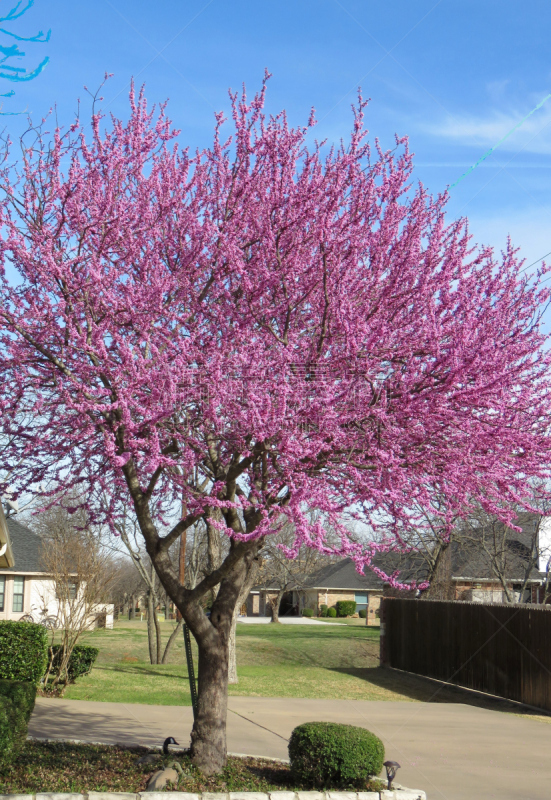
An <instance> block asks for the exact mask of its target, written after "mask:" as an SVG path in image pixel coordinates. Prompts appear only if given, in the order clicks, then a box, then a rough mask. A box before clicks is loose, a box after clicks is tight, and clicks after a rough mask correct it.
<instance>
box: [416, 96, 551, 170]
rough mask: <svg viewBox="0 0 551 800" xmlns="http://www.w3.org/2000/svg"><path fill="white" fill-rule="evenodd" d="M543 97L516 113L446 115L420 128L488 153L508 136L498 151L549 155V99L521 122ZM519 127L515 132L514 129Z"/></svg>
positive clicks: (550, 147)
mask: <svg viewBox="0 0 551 800" xmlns="http://www.w3.org/2000/svg"><path fill="white" fill-rule="evenodd" d="M544 96H545V95H543V96H540V97H539V98H536V99H534V104H533V106H532V107H530V106H529V105H527V106H524V108H521V109H518V110H510V111H506V112H505V111H499V110H497V109H494V110H491V111H489V112H488V113H487V114H486V115H484V116H474V115H463V116H455V117H452V116H451V115H448V116H447V117H445V118H444V119H442V120H440V121H439V122H436V123H431V124H426V125H423V126H422V127H423V130H424V131H426V132H427V133H429V134H431V135H432V136H438V137H439V138H444V139H448V140H452V141H454V142H456V143H457V144H464V145H469V146H476V147H481V148H484V149H490V148H492V147H495V146H496V145H497V143H498V142H499V141H500V140H501V139H502V138H503V137H504V136H507V134H509V133H510V132H511V131H512V133H510V135H509V136H507V138H506V139H505V141H504V142H501V144H500V145H499V147H498V151H501V150H506V151H514V152H519V151H522V152H523V153H540V154H546V155H547V154H550V153H551V98H549V100H547V102H546V103H545V105H543V106H542V107H541V108H538V109H537V110H536V111H534V113H533V114H532V115H531V116H530V117H529V118H528V119H527V120H525V121H524V122H522V120H523V118H524V117H526V115H527V114H528V113H529V112H530V111H531V110H532V109H533V108H535V107H536V106H537V105H538V103H539V102H541V101H542V100H543V97H544ZM521 122H522V124H521V125H520V127H518V128H517V129H516V130H513V129H514V128H515V126H517V125H519V123H521Z"/></svg>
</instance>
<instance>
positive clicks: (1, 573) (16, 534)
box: [0, 503, 113, 628]
mask: <svg viewBox="0 0 551 800" xmlns="http://www.w3.org/2000/svg"><path fill="white" fill-rule="evenodd" d="M2 541H7V542H8V547H9V550H8V547H6V551H5V553H4V556H3V557H2V558H1V559H0V620H20V619H21V618H22V617H25V618H28V619H29V620H30V618H31V617H32V619H33V620H34V622H44V621H45V620H49V621H51V622H52V623H54V624H55V621H56V619H57V616H58V613H59V602H60V601H59V600H58V598H57V596H56V589H55V582H54V581H53V580H52V578H51V577H50V576H48V575H47V574H46V573H45V572H44V569H43V568H42V565H41V555H40V554H41V539H40V536H38V535H37V534H36V533H33V531H31V530H30V529H29V528H27V527H26V526H25V525H21V524H20V523H19V522H17V520H15V519H13V518H12V517H8V518H7V519H6V517H5V515H4V511H3V509H2V504H1V503H0V551H1V549H2V544H1V543H2ZM8 553H9V554H10V557H9V558H8V559H6V558H5V556H6V555H8ZM78 590H79V587H78V586H77V585H76V583H75V586H74V591H75V592H78ZM89 616H90V627H91V628H92V627H96V626H99V625H100V626H102V627H108V628H112V627H113V606H112V605H111V604H107V605H105V606H101V607H99V606H97V607H95V608H94V609H93V610H91V611H90V615H89Z"/></svg>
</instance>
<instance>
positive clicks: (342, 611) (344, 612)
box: [335, 600, 356, 617]
mask: <svg viewBox="0 0 551 800" xmlns="http://www.w3.org/2000/svg"><path fill="white" fill-rule="evenodd" d="M335 605H336V607H337V617H351V616H352V614H355V613H356V603H355V601H354V600H337V602H336V603H335Z"/></svg>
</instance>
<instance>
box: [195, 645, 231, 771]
mask: <svg viewBox="0 0 551 800" xmlns="http://www.w3.org/2000/svg"><path fill="white" fill-rule="evenodd" d="M209 638H211V637H209ZM212 638H213V639H214V641H212V639H211V641H210V642H209V643H208V644H206V643H202V642H200V641H199V642H197V644H198V647H199V682H198V690H199V691H198V694H199V698H198V703H197V715H196V717H195V721H194V723H193V730H192V732H191V755H192V759H193V763H194V764H195V766H196V767H198V768H199V769H200V770H201V772H203V773H204V774H205V775H216V774H218V773H220V772H221V771H222V770H223V769H224V767H225V765H226V752H227V749H226V716H227V712H228V641H227V640H226V641H224V636H223V635H222V632H220V631H219V632H218V633H217V635H216V636H215V637H212Z"/></svg>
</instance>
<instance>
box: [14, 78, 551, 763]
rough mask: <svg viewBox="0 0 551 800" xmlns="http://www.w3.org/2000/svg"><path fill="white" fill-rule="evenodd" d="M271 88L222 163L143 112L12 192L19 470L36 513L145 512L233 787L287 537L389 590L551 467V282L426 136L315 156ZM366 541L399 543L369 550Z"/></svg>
mask: <svg viewBox="0 0 551 800" xmlns="http://www.w3.org/2000/svg"><path fill="white" fill-rule="evenodd" d="M264 92H265V86H264V87H263V89H262V91H261V92H260V93H259V94H258V95H256V96H255V97H254V99H253V100H252V101H251V102H248V101H247V99H246V97H245V95H243V96H240V97H238V96H237V95H236V96H233V97H232V108H233V120H232V121H230V123H229V125H230V126H231V136H230V135H227V134H226V133H225V131H226V128H227V126H228V123H227V121H226V120H224V119H223V117H222V115H219V116H218V117H217V123H216V128H215V134H214V140H213V144H212V146H211V147H210V148H209V149H206V150H203V151H201V152H197V153H195V154H192V153H190V152H189V151H188V150H182V149H178V147H177V146H176V141H175V139H176V137H177V135H178V134H177V132H176V131H174V130H173V129H172V128H171V124H170V122H169V120H168V119H167V118H166V116H165V109H164V108H161V109H160V110H159V111H158V112H155V111H153V112H149V111H148V110H147V106H146V101H145V98H144V96H143V92H142V93H141V94H140V95H139V96H135V95H134V93H133V92H132V93H131V96H130V103H131V113H130V116H129V120H128V122H127V123H123V122H122V121H120V120H117V119H112V120H111V121H110V122H107V121H106V120H104V119H102V118H101V116H100V115H97V114H96V115H94V116H93V119H92V123H93V124H92V134H91V135H90V136H89V137H88V138H87V137H86V136H85V133H84V132H83V130H82V129H81V128H79V125H78V123H75V125H74V126H73V127H72V129H71V130H69V131H68V132H66V133H65V134H62V132H61V131H59V130H57V131H55V134H54V135H53V138H52V139H51V141H50V140H48V137H47V135H46V134H43V135H38V136H37V139H36V141H34V142H33V144H32V145H31V146H28V147H23V149H22V156H21V160H20V162H19V166H18V167H16V168H14V167H12V166H9V165H8V162H7V161H5V162H4V167H3V171H2V174H1V177H0V179H1V184H2V192H3V196H2V198H0V199H1V205H0V223H1V226H2V227H1V231H2V235H1V241H0V247H1V251H2V261H3V263H4V264H6V263H7V262H10V263H11V265H12V266H13V267H14V268H15V269H16V270H17V272H18V274H19V278H18V280H16V281H13V282H10V281H9V280H8V278H7V277H6V275H5V273H4V272H3V271H2V277H1V303H0V372H1V382H0V404H1V406H0V408H1V411H2V422H1V432H2V434H3V439H2V443H3V451H2V452H3V466H4V467H5V468H6V470H7V471H9V473H10V484H11V486H12V487H13V489H14V492H15V494H17V492H19V493H21V492H25V491H27V492H28V491H34V492H36V491H37V488H36V487H37V486H39V485H40V484H41V483H44V484H45V485H46V486H47V487H48V486H49V487H54V488H55V490H56V492H59V491H64V490H65V491H67V493H69V490H70V492H71V493H72V494H71V496H74V494H75V492H77V493H79V495H80V497H82V502H83V503H85V504H86V507H87V509H88V513H89V514H90V515H91V516H92V518H93V519H95V520H96V521H98V522H103V523H104V524H109V525H110V526H111V527H112V529H113V531H116V529H117V525H118V524H121V520H122V518H123V516H124V515H126V514H128V513H131V514H132V515H133V518H134V520H135V522H136V523H137V525H138V526H139V529H140V531H141V535H142V536H143V539H144V543H145V547H146V548H147V552H148V554H149V556H150V558H151V560H152V562H153V564H154V566H155V569H156V570H157V573H158V575H159V578H160V580H161V582H162V584H163V586H164V587H165V589H166V591H167V592H168V594H169V595H170V597H171V598H172V600H173V601H174V602H175V604H176V606H177V607H178V608H179V610H180V611H181V613H182V615H183V617H184V619H185V620H186V622H187V624H188V625H189V627H190V629H191V631H192V633H193V635H194V636H195V638H196V640H197V644H198V648H199V704H198V712H197V716H196V719H195V722H194V726H193V731H192V756H193V758H194V760H195V763H196V764H197V765H198V766H199V767H200V768H201V769H203V770H204V771H205V772H207V773H212V772H216V771H219V770H220V769H221V768H222V767H223V765H224V763H225V757H226V733H225V730H226V728H225V720H226V706H227V664H228V639H229V637H230V630H231V620H232V615H233V611H234V606H235V603H236V599H237V597H238V595H239V592H240V587H241V586H242V585H243V583H244V581H245V580H246V576H247V573H248V570H249V569H250V567H251V565H252V564H253V562H254V560H255V559H256V558H257V557H258V552H259V549H260V546H261V543H262V540H263V538H264V537H266V536H269V535H271V534H272V533H274V532H277V530H278V529H279V528H280V526H282V525H283V524H285V525H287V526H289V525H292V526H293V530H294V543H293V544H292V546H291V547H287V548H286V550H285V553H286V555H287V556H288V557H289V558H292V557H293V554H294V553H296V552H297V551H298V548H299V547H300V546H302V545H307V546H308V547H312V548H316V549H318V550H319V551H321V552H328V553H329V552H330V553H337V554H340V555H342V556H346V557H351V558H352V559H354V561H355V562H356V565H357V568H358V570H360V571H362V570H364V569H365V568H370V565H371V566H372V567H373V565H372V560H373V558H374V556H375V555H376V554H377V552H379V551H384V550H389V549H401V548H403V547H404V545H403V541H402V532H403V531H404V530H405V529H408V528H411V526H413V525H415V524H416V513H417V512H416V511H414V509H424V510H425V511H426V512H427V513H433V512H434V509H435V508H438V509H439V511H438V512H437V513H439V514H440V515H441V522H442V530H443V531H444V535H445V530H446V526H449V525H451V523H452V521H453V520H454V519H456V517H457V516H458V515H459V516H461V514H465V513H467V512H468V510H469V509H470V508H472V507H473V505H475V504H480V505H481V506H482V507H483V508H484V509H486V510H487V511H488V512H491V513H497V514H499V515H500V516H501V518H503V519H505V520H506V521H508V522H511V521H512V518H513V515H512V512H509V511H508V510H507V503H508V502H509V501H515V503H516V504H517V505H518V503H519V502H520V503H522V502H523V498H525V497H526V496H527V495H526V493H525V485H526V480H527V477H530V476H538V477H540V478H544V477H545V476H546V475H547V467H548V464H549V438H548V423H549V408H550V403H549V378H548V367H549V356H548V355H546V351H545V350H544V347H543V346H544V343H545V338H544V336H543V334H542V333H541V331H540V327H539V321H540V316H541V314H540V309H541V304H542V303H543V302H544V301H545V300H546V299H547V297H548V292H547V290H546V289H545V288H544V287H541V286H539V276H535V278H532V279H531V280H528V279H527V277H526V275H525V274H521V272H520V266H519V261H518V259H517V257H516V254H515V251H514V250H513V249H512V247H511V246H510V245H509V246H508V247H507V249H506V251H505V252H504V253H503V254H502V255H501V257H500V258H499V259H497V260H496V259H495V258H494V256H493V253H492V251H491V250H490V249H487V248H482V249H475V248H473V247H472V246H471V245H470V239H469V235H468V231H467V224H466V222H465V221H464V220H459V221H454V222H452V223H451V224H446V222H445V220H444V205H445V199H446V198H445V196H441V197H437V198H433V197H431V196H430V195H429V194H428V193H427V191H426V190H425V189H424V188H423V186H421V185H419V186H417V187H413V186H412V185H411V180H410V179H411V172H412V160H411V156H410V155H409V154H408V150H407V143H406V141H405V140H403V139H399V140H397V142H396V148H395V150H394V151H392V152H383V151H382V150H381V149H379V148H378V147H375V149H374V150H373V149H370V147H369V145H368V143H367V140H366V132H365V129H364V126H363V114H364V109H365V103H364V102H363V101H362V100H361V98H360V100H359V102H358V104H357V106H356V108H355V112H354V119H353V127H352V132H351V135H350V138H349V140H348V141H347V143H343V144H341V145H339V146H338V147H334V148H332V149H329V148H327V147H326V145H324V144H313V145H310V146H308V145H307V141H306V140H307V135H308V133H309V130H310V129H311V128H312V127H313V126H314V124H315V120H314V118H313V116H312V117H311V118H310V120H309V123H308V124H307V125H306V126H305V127H301V128H292V127H290V126H289V124H288V122H287V119H286V117H285V115H284V114H280V115H279V116H276V117H268V116H266V115H265V113H264V111H263V104H264ZM0 488H1V487H0ZM44 491H45V493H46V495H47V494H48V493H47V491H46V490H44ZM52 491H53V489H52ZM51 496H53V495H51ZM436 497H437V498H438V504H437V506H435V503H434V499H435V498H436ZM46 500H47V497H46ZM175 508H178V509H181V508H183V509H184V511H183V514H182V513H180V514H179V515H178V516H177V517H174V516H173V514H174V509H175ZM129 509H130V511H129ZM311 509H316V512H317V513H316V514H315V515H312V514H311V513H310V511H311ZM171 515H172V523H171V524H169V522H170V520H171ZM200 519H203V520H205V522H206V523H207V525H208V526H209V528H210V530H211V531H212V530H214V531H215V532H216V533H217V535H218V536H219V535H220V534H222V535H225V536H227V537H228V539H229V543H230V544H229V550H228V555H227V557H226V558H225V559H224V560H223V562H222V564H221V565H220V566H219V567H217V568H216V569H213V570H212V571H211V572H210V574H207V575H206V577H205V578H204V579H203V580H202V581H201V582H200V583H199V584H198V585H197V586H196V587H195V588H194V589H193V590H190V589H186V588H185V587H184V586H183V585H182V584H181V583H180V580H179V575H178V572H177V569H176V568H175V566H174V564H173V562H172V560H171V558H170V557H169V548H170V546H171V545H172V544H173V543H175V542H176V541H177V540H178V539H179V537H181V535H182V533H183V532H184V531H185V530H186V529H188V528H189V527H190V526H191V525H193V524H194V523H195V522H196V521H197V520H200ZM350 523H354V524H355V525H356V527H357V526H358V525H361V524H363V525H364V526H368V527H369V528H370V529H373V527H374V526H375V527H377V526H378V527H379V529H380V530H383V531H384V533H383V535H379V536H378V537H377V538H376V541H373V542H370V543H368V544H361V543H360V542H358V537H357V536H355V537H353V538H352V537H350V536H349V530H350ZM381 526H382V527H381ZM368 527H366V528H365V529H366V530H367V529H368ZM328 531H330V532H331V536H330V538H328V533H327V532H328ZM335 542H337V544H335ZM373 568H374V567H373ZM379 572H380V570H379ZM381 574H382V573H381ZM384 577H387V578H388V579H389V580H390V581H391V583H399V576H397V575H390V576H384ZM212 590H217V594H216V599H215V602H214V605H213V606H212V613H211V616H210V619H209V618H208V617H207V616H206V615H205V613H204V611H203V604H204V600H205V598H206V595H207V594H208V593H209V592H211V591H212Z"/></svg>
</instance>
